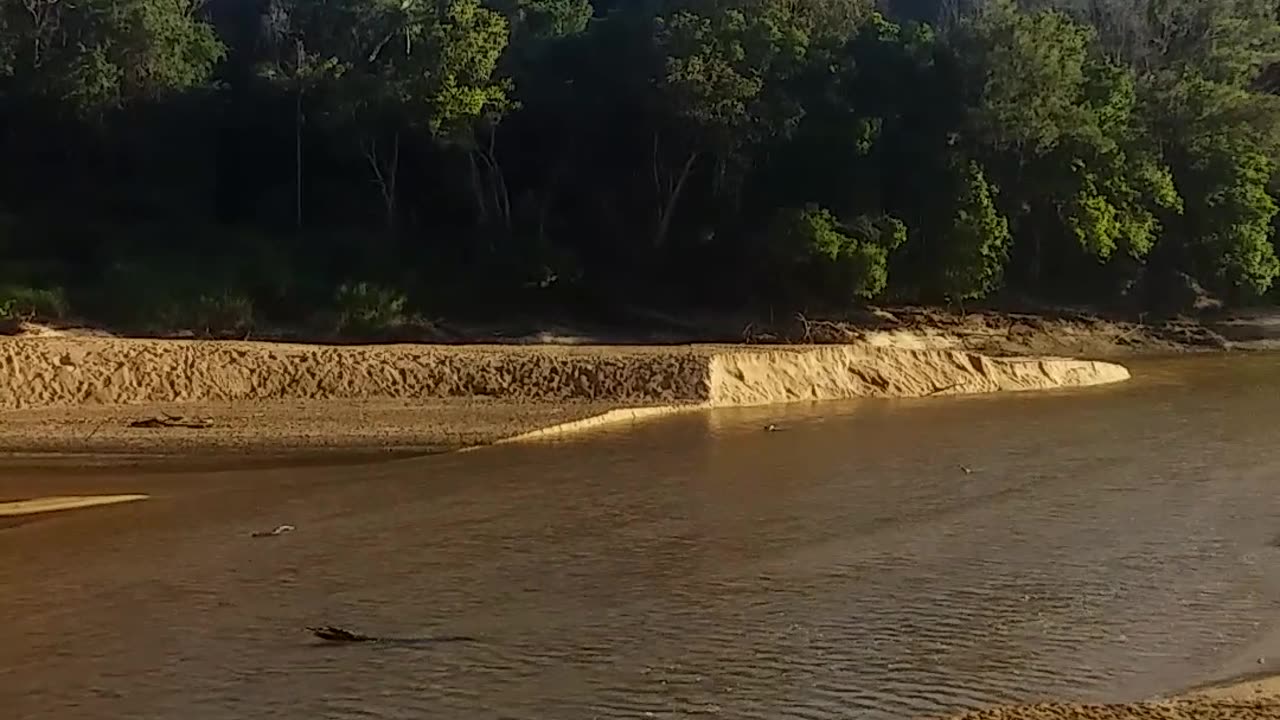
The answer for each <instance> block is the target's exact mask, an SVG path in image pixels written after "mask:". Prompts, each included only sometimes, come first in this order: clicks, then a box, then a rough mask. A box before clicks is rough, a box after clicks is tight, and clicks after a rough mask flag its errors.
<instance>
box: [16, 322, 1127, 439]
mask: <svg viewBox="0 0 1280 720" xmlns="http://www.w3.org/2000/svg"><path fill="white" fill-rule="evenodd" d="M0 373H2V375H0V376H3V377H5V378H6V379H7V381H6V382H3V383H0V452H10V453H12V452H60V453H68V452H82V453H83V452H87V453H101V452H135V453H137V452H141V453H146V452H168V453H175V452H181V453H191V452H197V451H201V450H265V449H277V450H280V449H296V450H306V449H311V450H314V449H400V450H413V451H421V452H431V451H439V450H446V449H454V448H461V447H468V446H475V445H485V444H489V443H493V442H496V441H498V440H501V439H507V438H512V437H519V436H524V437H545V436H547V435H549V434H550V433H547V432H541V433H539V432H538V431H539V430H544V431H545V430H546V429H547V428H556V429H557V430H558V431H563V432H569V431H577V430H581V429H583V428H586V427H589V426H593V425H599V424H601V423H602V422H603V421H611V422H612V421H621V422H626V421H631V420H635V419H637V415H636V413H635V412H634V411H635V410H636V409H638V408H644V409H645V412H646V413H647V414H648V415H655V414H660V413H662V412H674V411H681V410H685V409H688V408H714V407H741V406H753V405H768V404H775V403H788V402H812V401H822V400H840V399H850V398H866V397H880V398H885V397H926V396H936V395H954V394H965V393H991V392H1016V391H1031V390H1044V389H1057V388H1065V387H1084V386H1090V385H1099V384H1106V383H1113V382H1120V381H1123V380H1126V379H1127V378H1128V377H1129V375H1128V371H1127V370H1125V368H1124V367H1122V366H1120V365H1117V364H1113V363H1107V362H1098V361H1089V360H1073V359H1067V358H1054V357H1026V358H1021V357H1002V358H996V357H991V356H987V355H982V354H979V353H974V352H970V351H966V350H962V349H956V348H955V347H954V346H952V345H950V344H949V342H948V341H947V340H946V339H945V338H940V337H938V336H936V335H913V334H910V333H903V332H896V333H884V334H881V335H878V336H875V337H869V338H866V339H864V340H863V341H860V342H856V343H848V344H842V345H820V346H744V345H738V346H732V345H676V346H527V345H526V346H518V345H517V346H512V345H507V346H503V345H487V346H442V345H377V346H321V345H303V344H284V343H265V342H234V341H195V340H146V339H123V338H111V337H84V336H71V337H66V336H39V337H22V336H19V337H7V338H0ZM624 411H626V412H624Z"/></svg>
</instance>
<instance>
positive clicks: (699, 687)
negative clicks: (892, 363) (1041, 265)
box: [0, 357, 1280, 720]
mask: <svg viewBox="0 0 1280 720" xmlns="http://www.w3.org/2000/svg"><path fill="white" fill-rule="evenodd" d="M1135 370H1136V371H1137V374H1138V376H1139V379H1138V380H1136V381H1135V382H1133V383H1130V384H1128V385H1126V386H1122V387H1114V388H1105V389H1097V390H1090V391H1084V392H1075V393H1064V394H1060V395H1036V396H1005V397H997V398H968V399H956V400H938V399H935V400H930V401H916V402H867V403H858V404H849V405H844V406H823V407H821V408H815V407H794V408H784V409H779V408H770V409H754V410H741V411H733V412H728V411H725V412H716V413H711V414H707V415H702V416H688V417H680V418H674V419H671V420H668V421H662V422H658V423H653V424H648V425H643V426H639V427H637V428H636V429H635V430H633V431H632V432H629V433H622V432H619V433H612V434H608V435H602V436H598V437H595V438H593V439H590V440H587V441H580V442H573V443H562V444H558V445H544V446H527V447H504V448H495V449H491V450H487V451H484V452H479V453H470V454H465V455H453V456H441V457H434V458H424V459H419V460H412V461H405V462H397V463H389V464H381V465H376V466H370V467H365V468H351V467H347V468H332V469H316V468H307V469H305V470H303V471H297V470H284V469H281V470H252V471H246V472H229V473H214V474H208V473H205V474H186V475H181V476H174V477H158V476H143V477H118V478H116V479H114V480H111V481H108V480H105V479H102V478H93V477H89V476H85V475H83V474H79V475H75V476H68V477H66V478H47V477H45V478H40V479H39V480H38V482H39V483H40V484H41V486H42V487H47V488H50V489H52V490H53V491H56V492H59V493H64V492H75V491H83V490H86V489H87V490H97V489H103V488H104V486H107V487H106V489H110V490H116V491H130V492H132V491H142V492H148V493H151V494H152V495H153V499H152V500H151V501H149V502H148V503H141V504H137V505H134V506H120V507H115V508H106V509H103V510H97V511H91V512H86V513H80V514H74V515H65V516H58V517H49V518H45V519H42V520H40V521H38V522H31V523H26V524H23V525H19V526H16V527H9V528H7V529H0V616H3V617H4V618H6V619H8V620H9V622H7V623H3V624H0V701H3V702H4V704H5V706H6V707H10V708H15V709H16V710H17V715H16V717H21V718H26V717H30V718H59V719H62V718H81V717H83V718H103V717H130V718H197V719H198V718H244V717H255V718H256V717H280V718H316V717H325V718H347V717H388V718H398V717H404V718H409V717H414V718H420V717H448V718H497V717H520V718H555V719H557V720H576V719H577V718H597V717H599V718H623V717H626V718H631V717H659V718H687V717H702V716H704V715H706V716H718V717H726V718H778V717H801V718H837V717H840V718H843V717H850V716H857V717H870V718H891V717H893V718H896V717H902V716H912V715H935V714H938V713H944V712H947V711H950V710H955V709H962V708H967V707H974V706H979V705H985V704H989V703H992V702H999V701H1013V700H1034V699H1040V698H1044V697H1048V696H1057V697H1065V698H1073V699H1081V700H1101V699H1117V700H1119V699H1131V698H1137V697H1141V696H1145V695H1147V694H1150V693H1154V692H1159V691H1163V690H1167V689H1169V688H1172V687H1176V686H1179V685H1185V684H1190V683H1192V682H1194V681H1196V680H1197V679H1199V678H1201V677H1203V676H1204V675H1205V674H1206V673H1211V672H1214V671H1215V670H1217V669H1219V668H1222V667H1224V666H1225V665H1226V664H1229V663H1230V662H1233V661H1234V659H1236V658H1237V656H1238V655H1240V653H1241V652H1242V648H1245V647H1246V646H1247V645H1248V644H1249V643H1251V642H1253V641H1255V640H1256V639H1258V638H1260V637H1263V636H1264V635H1266V634H1267V633H1268V632H1269V631H1270V630H1271V626H1272V624H1273V623H1274V622H1275V618H1276V617H1277V615H1276V610H1277V609H1278V607H1277V606H1278V605H1280V575H1277V572H1276V571H1275V570H1274V569H1273V568H1276V567H1280V549H1277V548H1275V547H1273V545H1272V541H1273V540H1274V538H1275V537H1276V536H1277V534H1280V512H1277V511H1280V494H1277V493H1276V492H1275V482H1276V478H1277V477H1278V476H1280V444H1277V442H1276V440H1277V432H1278V431H1277V428H1280V360H1277V359H1276V358H1274V357H1251V358H1233V359H1224V358H1198V359H1194V360H1181V361H1171V362H1152V363H1146V364H1143V365H1138V366H1137V367H1135ZM769 422H776V423H778V424H779V425H780V426H782V427H783V428H784V430H785V431H784V432H778V433H765V432H762V431H761V426H762V425H763V424H765V423H769ZM961 465H964V466H967V467H969V468H971V469H972V470H973V472H972V473H965V472H963V471H962V470H960V466H961ZM24 483H26V484H27V485H28V486H29V485H30V484H31V483H32V481H31V480H30V479H27V478H23V477H18V476H6V477H4V478H0V495H6V494H8V495H12V494H17V493H19V492H20V491H21V490H23V489H27V490H29V489H30V488H29V487H27V488H22V487H21V486H22V485H23V484H24ZM284 522H287V523H289V524H292V525H295V526H297V530H296V531H295V532H292V533H289V534H288V535H285V536H281V537H276V538H265V539H263V538H259V539H255V538H251V537H249V533H250V532H251V531H253V530H257V529H260V528H262V527H273V526H274V525H275V524H278V523H284ZM324 623H333V624H339V625H344V626H350V627H352V628H354V629H357V630H360V631H364V632H369V633H371V634H376V635H381V636H390V637H417V636H422V635H432V634H439V635H468V636H474V637H476V638H477V639H478V642H475V643H461V644H442V645H407V646H396V645H355V646H329V645H324V644H320V643H317V642H316V641H315V640H314V639H313V638H312V637H311V636H310V635H309V634H307V633H306V632H305V631H304V630H303V626H305V625H315V624H324Z"/></svg>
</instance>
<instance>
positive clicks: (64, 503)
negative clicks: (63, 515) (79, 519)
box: [0, 494, 150, 518]
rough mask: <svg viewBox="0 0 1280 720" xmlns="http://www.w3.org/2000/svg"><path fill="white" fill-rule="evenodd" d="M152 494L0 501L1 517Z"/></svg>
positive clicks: (98, 504)
mask: <svg viewBox="0 0 1280 720" xmlns="http://www.w3.org/2000/svg"><path fill="white" fill-rule="evenodd" d="M149 497H150V496H149V495H143V494H130V495H57V496H48V497H38V498H28V499H25V500H12V501H7V502H0V518H15V517H24V516H27V515H43V514H45V513H54V512H63V511H66V510H78V509H80V508H90V507H103V506H106V505H119V504H122V503H131V502H138V501H139V500H146V499H148V498H149Z"/></svg>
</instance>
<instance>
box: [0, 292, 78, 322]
mask: <svg viewBox="0 0 1280 720" xmlns="http://www.w3.org/2000/svg"><path fill="white" fill-rule="evenodd" d="M69 313H70V305H69V304H68V302H67V297H66V294H65V293H64V292H63V291H62V288H58V287H51V288H34V287H27V286H25V285H0V319H8V320H15V319H22V320H35V321H51V320H65V319H66V318H67V316H68V314H69Z"/></svg>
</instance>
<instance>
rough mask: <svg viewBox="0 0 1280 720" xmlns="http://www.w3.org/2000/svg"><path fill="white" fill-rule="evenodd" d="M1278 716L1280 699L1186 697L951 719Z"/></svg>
mask: <svg viewBox="0 0 1280 720" xmlns="http://www.w3.org/2000/svg"><path fill="white" fill-rule="evenodd" d="M1262 718H1267V719H1269V720H1270V719H1274V718H1280V702H1275V701H1268V700H1230V699H1223V700H1210V699H1190V700H1183V701H1177V702H1167V703H1148V704H1143V703H1134V704H1127V705H1056V704H1042V705H1026V706H1021V707H1007V708H993V709H990V710H982V711H978V712H971V713H965V714H964V715H957V716H955V717H954V718H953V720H1261V719H1262Z"/></svg>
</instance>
